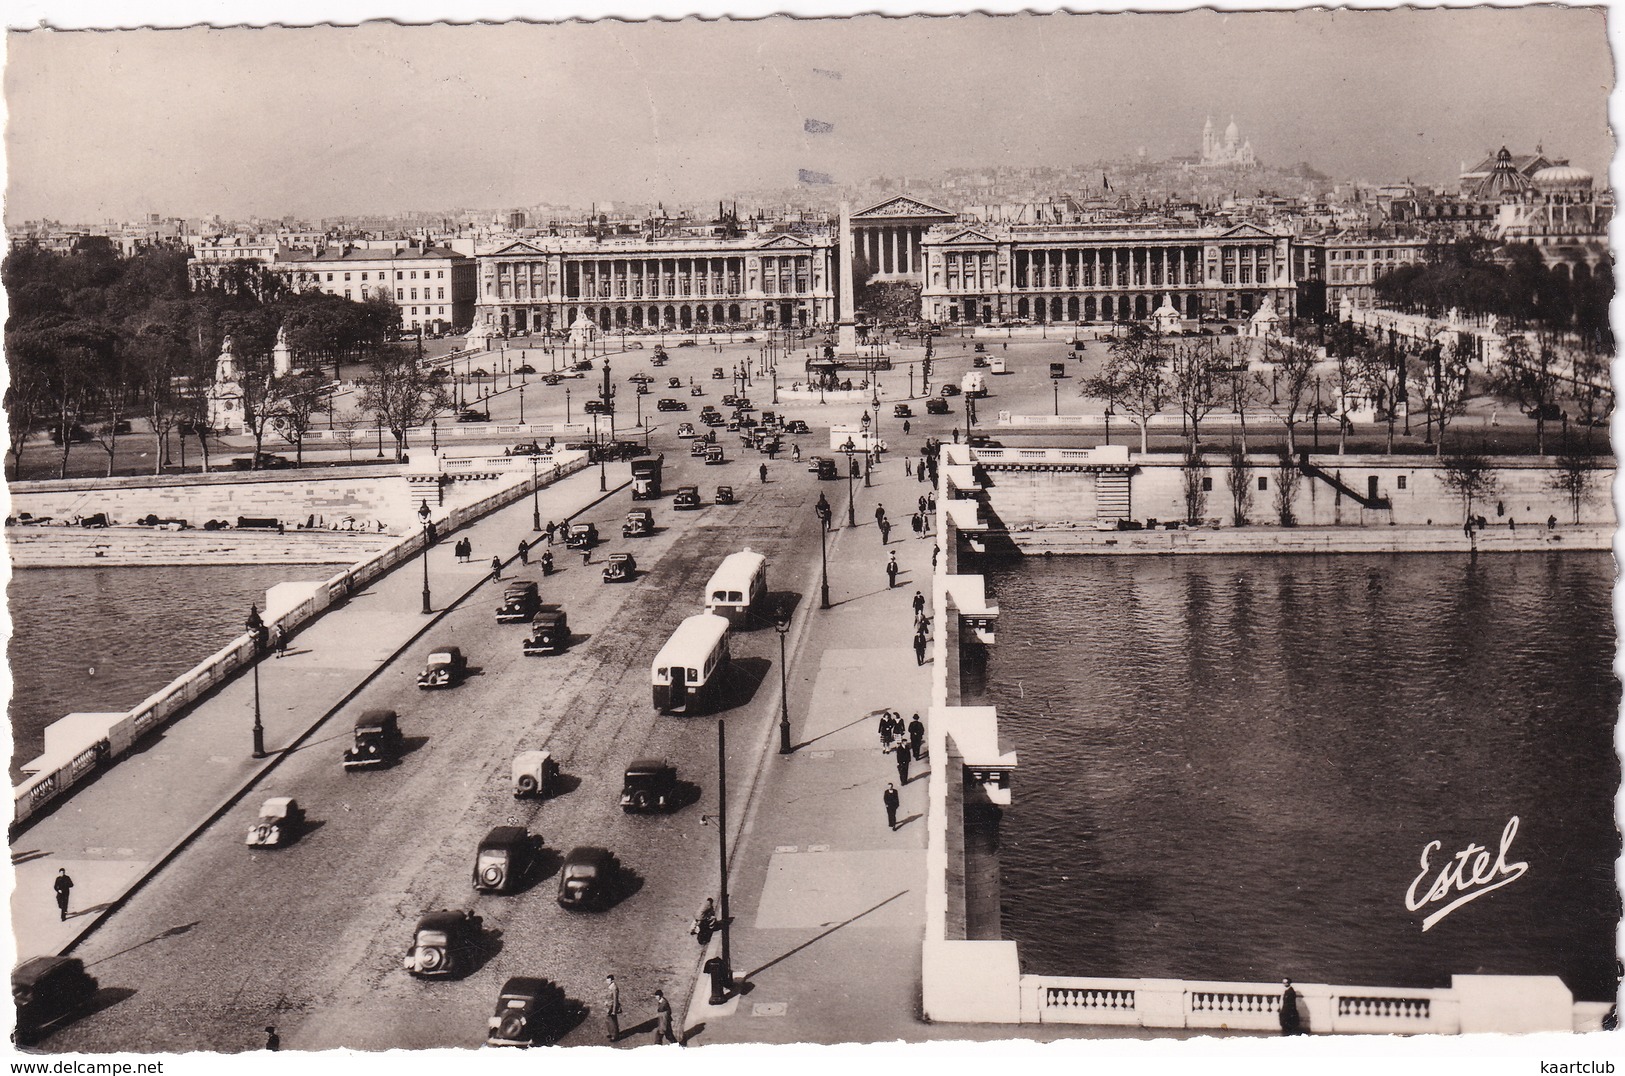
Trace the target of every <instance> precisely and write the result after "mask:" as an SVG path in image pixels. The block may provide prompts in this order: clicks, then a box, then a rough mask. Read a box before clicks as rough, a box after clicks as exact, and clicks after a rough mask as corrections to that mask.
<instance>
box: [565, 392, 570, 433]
mask: <svg viewBox="0 0 1625 1076" xmlns="http://www.w3.org/2000/svg"><path fill="white" fill-rule="evenodd" d="M564 424H565V425H566V426H568V425H569V424H570V390H569V389H568V388H566V389H565V390H564Z"/></svg>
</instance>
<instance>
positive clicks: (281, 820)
mask: <svg viewBox="0 0 1625 1076" xmlns="http://www.w3.org/2000/svg"><path fill="white" fill-rule="evenodd" d="M304 828H305V809H304V808H303V807H300V806H299V801H298V800H296V799H294V798H293V797H292V796H273V797H271V798H270V799H268V800H266V801H265V802H264V803H262V804H261V805H260V814H259V817H258V818H256V819H255V820H254V824H253V825H252V826H249V827H248V841H247V843H248V846H249V847H250V848H281V847H282V846H284V845H286V844H291V843H292V842H293V839H294V838H295V837H297V836H299V832H300V831H301V830H302V829H304Z"/></svg>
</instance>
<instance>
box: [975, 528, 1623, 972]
mask: <svg viewBox="0 0 1625 1076" xmlns="http://www.w3.org/2000/svg"><path fill="white" fill-rule="evenodd" d="M988 574H989V578H990V581H991V582H992V583H993V584H994V585H995V586H996V587H997V590H998V594H999V603H1000V608H1001V611H1002V613H1003V616H1002V618H1001V620H1000V623H999V641H998V644H997V645H996V646H995V647H994V648H993V650H992V656H991V658H990V660H989V662H988V667H987V670H986V674H985V677H986V681H985V684H982V683H967V685H966V686H967V699H966V701H967V703H975V702H978V701H985V702H991V703H993V704H995V705H997V706H998V708H999V723H1000V729H1001V733H1002V736H1003V738H1004V740H1005V742H1006V745H1007V746H1008V747H1013V748H1015V749H1017V750H1018V751H1019V752H1020V768H1019V769H1018V770H1017V772H1016V781H1015V799H1014V803H1013V805H1012V806H1011V807H1010V808H1009V809H1008V810H1007V812H1006V814H1005V816H1004V820H1003V823H1002V827H1001V835H1000V855H999V858H1000V863H1001V885H1002V909H1001V910H1002V915H1003V929H1004V936H1005V937H1006V938H1009V939H1012V940H1015V941H1017V942H1019V943H1020V954H1021V964H1022V968H1023V970H1024V971H1028V972H1035V973H1042V974H1053V975H1095V976H1130V977H1137V976H1150V977H1172V978H1187V979H1219V980H1248V981H1265V982H1268V981H1275V980H1279V979H1280V978H1282V977H1283V976H1290V977H1291V978H1293V979H1297V980H1302V981H1311V982H1329V983H1340V984H1349V985H1373V986H1405V987H1433V986H1446V985H1448V984H1449V978H1450V975H1451V974H1452V973H1456V974H1463V973H1483V974H1527V975H1554V974H1555V975H1558V976H1560V977H1562V979H1563V980H1564V982H1565V983H1567V984H1568V986H1569V987H1570V989H1571V990H1573V991H1574V993H1575V996H1576V997H1577V998H1580V999H1584V1000H1603V999H1612V998H1613V996H1614V990H1615V987H1614V929H1615V924H1616V921H1617V919H1618V915H1619V900H1618V897H1617V896H1616V891H1615V884H1614V879H1613V863H1614V859H1615V857H1616V856H1618V855H1619V851H1620V845H1619V837H1618V835H1617V833H1616V832H1615V828H1614V822H1613V815H1614V795H1615V790H1616V788H1617V787H1618V784H1619V777H1620V774H1619V767H1618V763H1617V760H1616V757H1615V755H1614V750H1613V728H1614V722H1615V719H1616V713H1617V711H1618V706H1619V699H1620V692H1619V687H1618V684H1617V682H1616V681H1615V680H1614V678H1613V676H1612V674H1611V673H1610V667H1611V664H1612V661H1613V656H1614V638H1615V637H1614V627H1613V620H1612V613H1611V610H1610V593H1609V592H1610V588H1611V587H1612V585H1613V574H1614V573H1613V561H1612V558H1611V557H1609V556H1608V555H1606V554H1585V553H1574V554H1555V555H1537V554H1529V555H1523V554H1514V555H1494V556H1485V557H1480V558H1478V559H1477V560H1476V561H1474V560H1472V559H1469V558H1467V557H1465V556H1461V557H1458V556H1446V555H1395V556H1339V557H1266V556H1257V557H1169V558H1160V557H1159V558H1150V557H1054V558H1043V559H1041V558H1025V559H1020V560H1019V561H1009V562H1002V563H1000V564H998V565H996V566H994V567H993V568H992V569H991V570H990V571H989V573H988ZM984 689H985V696H986V697H985V699H978V698H977V697H975V695H974V694H971V693H973V692H981V691H983V690H984ZM1514 817H1515V818H1516V819H1517V820H1518V822H1517V829H1516V834H1515V836H1513V837H1512V842H1511V846H1510V848H1509V849H1508V851H1507V853H1506V854H1505V856H1504V857H1503V858H1504V861H1505V863H1506V865H1507V870H1506V872H1504V873H1498V874H1497V875H1496V880H1501V879H1506V878H1509V877H1511V876H1512V875H1517V876H1516V877H1513V878H1512V879H1511V880H1510V881H1507V882H1506V884H1504V885H1502V886H1500V887H1499V888H1496V889H1494V890H1491V891H1488V892H1485V893H1483V894H1482V895H1480V896H1479V897H1477V898H1475V899H1472V900H1470V901H1468V902H1467V903H1464V904H1461V905H1459V906H1458V907H1456V908H1455V909H1454V910H1453V911H1450V912H1449V913H1448V914H1446V915H1444V916H1443V917H1442V918H1440V919H1438V920H1437V921H1436V922H1435V923H1434V925H1433V926H1432V927H1431V928H1430V929H1428V930H1426V931H1424V930H1423V929H1422V925H1423V921H1424V919H1426V918H1427V917H1429V916H1431V915H1433V914H1434V913H1436V912H1439V911H1441V910H1442V909H1443V908H1444V907H1445V906H1446V905H1447V904H1449V903H1450V901H1451V899H1453V898H1454V897H1456V896H1460V895H1462V894H1461V893H1460V892H1459V891H1456V892H1453V893H1452V895H1451V897H1449V898H1446V899H1444V900H1440V901H1436V902H1434V903H1431V904H1426V905H1424V906H1423V907H1421V908H1419V909H1417V910H1413V909H1412V908H1411V907H1409V906H1408V904H1407V891H1408V890H1409V889H1411V887H1412V885H1413V882H1414V881H1415V879H1416V878H1417V877H1418V875H1419V874H1422V873H1423V871H1422V868H1421V866H1420V862H1419V858H1420V857H1421V856H1422V854H1423V850H1424V847H1425V846H1427V845H1428V844H1429V842H1432V841H1439V842H1441V843H1440V845H1439V846H1438V847H1437V848H1436V849H1435V850H1434V851H1433V852H1432V853H1431V855H1430V859H1429V864H1430V870H1429V871H1427V873H1426V877H1425V878H1424V879H1423V881H1422V882H1420V883H1417V884H1416V887H1415V888H1416V890H1417V892H1416V894H1415V896H1416V900H1417V901H1421V900H1425V898H1426V896H1427V892H1428V890H1429V889H1430V888H1431V884H1432V882H1433V880H1434V879H1435V877H1436V876H1437V875H1438V874H1439V872H1440V870H1441V869H1442V868H1443V867H1444V866H1445V865H1446V863H1447V862H1448V861H1449V860H1451V858H1452V857H1454V856H1455V855H1456V854H1457V853H1458V852H1460V851H1462V850H1464V849H1466V848H1467V847H1468V846H1469V845H1474V844H1476V845H1478V846H1480V847H1488V848H1489V850H1490V852H1491V857H1490V859H1491V860H1493V858H1494V853H1496V852H1497V851H1498V850H1499V849H1500V847H1501V844H1502V838H1503V834H1504V833H1505V831H1506V829H1507V827H1508V824H1509V821H1510V820H1511V819H1513V818H1514ZM1518 863H1524V864H1527V867H1526V868H1525V869H1523V870H1521V871H1520V870H1519V869H1518V868H1517V867H1516V866H1515V864H1518ZM1474 888H1475V889H1481V888H1484V887H1482V886H1479V887H1474Z"/></svg>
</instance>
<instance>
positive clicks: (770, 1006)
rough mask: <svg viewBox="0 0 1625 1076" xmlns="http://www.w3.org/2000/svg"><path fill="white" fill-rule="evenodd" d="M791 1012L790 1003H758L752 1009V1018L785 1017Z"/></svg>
mask: <svg viewBox="0 0 1625 1076" xmlns="http://www.w3.org/2000/svg"><path fill="white" fill-rule="evenodd" d="M789 1011H790V1003H789V1002H788V1001H758V1002H757V1003H756V1004H755V1005H752V1006H751V1007H750V1014H751V1015H752V1016H783V1015H785V1013H787V1012H789Z"/></svg>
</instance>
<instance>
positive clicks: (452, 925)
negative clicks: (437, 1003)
mask: <svg viewBox="0 0 1625 1076" xmlns="http://www.w3.org/2000/svg"><path fill="white" fill-rule="evenodd" d="M484 929H485V922H484V920H482V919H481V918H480V917H479V916H477V915H475V914H474V913H473V912H471V911H459V910H454V909H453V910H447V911H440V912H430V913H429V914H428V915H425V916H424V917H423V918H421V919H419V920H418V925H417V929H416V930H414V931H413V932H412V945H411V947H410V948H409V949H407V951H406V956H405V957H404V958H403V960H402V964H403V965H404V966H405V967H406V970H407V971H409V972H411V973H412V974H413V975H415V976H417V977H419V978H429V977H434V978H444V977H446V976H450V975H461V974H463V973H464V972H465V971H467V970H468V966H469V965H470V964H471V963H472V962H473V960H474V957H475V955H476V954H477V952H478V950H479V945H480V938H481V935H482V933H483V931H484Z"/></svg>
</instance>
